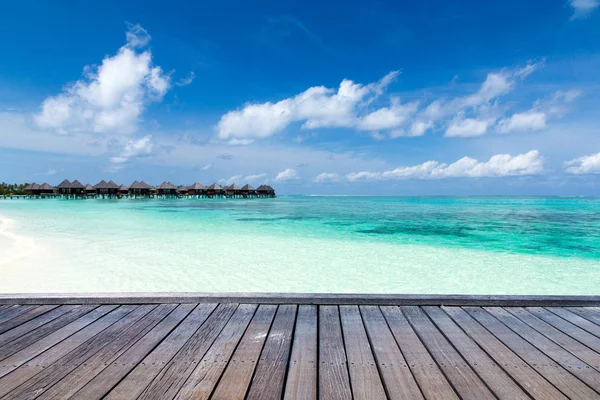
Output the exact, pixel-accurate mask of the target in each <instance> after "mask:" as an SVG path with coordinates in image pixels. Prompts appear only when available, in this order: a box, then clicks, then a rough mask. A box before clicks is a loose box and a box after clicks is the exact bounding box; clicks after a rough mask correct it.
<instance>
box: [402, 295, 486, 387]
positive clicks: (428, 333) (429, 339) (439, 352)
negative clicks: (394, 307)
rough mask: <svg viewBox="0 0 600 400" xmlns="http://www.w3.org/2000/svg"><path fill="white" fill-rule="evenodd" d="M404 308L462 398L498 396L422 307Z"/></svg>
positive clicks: (405, 313)
mask: <svg viewBox="0 0 600 400" xmlns="http://www.w3.org/2000/svg"><path fill="white" fill-rule="evenodd" d="M401 310H402V311H403V313H404V315H405V316H406V319H407V320H408V322H410V324H411V326H412V328H413V329H414V330H415V332H416V333H417V335H418V336H419V338H420V339H421V341H422V342H423V344H425V347H427V349H428V350H429V353H430V354H431V355H432V356H433V358H434V359H435V360H436V362H437V364H438V366H439V368H440V369H441V370H442V371H443V372H444V374H445V375H446V378H447V379H448V380H449V381H450V383H451V384H452V386H453V387H454V390H456V392H457V393H458V394H459V396H460V397H461V398H464V399H494V398H495V396H494V395H493V394H492V392H491V391H490V390H489V389H488V388H487V386H486V385H485V383H484V382H483V381H482V380H481V379H480V378H479V376H477V374H476V373H475V371H473V369H472V368H471V367H470V366H469V364H468V363H467V362H466V361H465V360H464V359H463V357H462V355H461V353H459V352H458V351H456V350H455V349H454V347H452V344H451V343H450V342H448V340H447V339H446V338H445V337H444V335H443V334H442V333H441V332H440V331H439V330H438V329H437V327H436V326H435V325H434V324H433V323H432V322H431V321H430V320H429V318H428V317H427V315H426V314H425V312H424V311H423V310H422V309H421V308H420V307H416V306H407V307H401Z"/></svg>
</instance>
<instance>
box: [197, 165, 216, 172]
mask: <svg viewBox="0 0 600 400" xmlns="http://www.w3.org/2000/svg"><path fill="white" fill-rule="evenodd" d="M212 166H213V165H212V164H206V165H203V166H202V167H201V168H200V169H201V170H202V171H208V170H209V169H211V168H212Z"/></svg>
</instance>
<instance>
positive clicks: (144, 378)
mask: <svg viewBox="0 0 600 400" xmlns="http://www.w3.org/2000/svg"><path fill="white" fill-rule="evenodd" d="M216 306H217V305H216V304H210V303H208V304H200V305H198V306H196V308H195V309H194V310H193V311H192V312H191V313H190V314H189V315H188V317H187V318H186V319H185V320H184V321H183V322H182V323H181V324H180V325H179V326H178V327H177V329H175V330H174V331H173V332H171V334H170V335H169V336H167V338H166V339H165V340H163V341H162V342H161V344H160V345H159V346H157V347H156V349H154V350H153V351H152V352H151V353H150V354H149V355H148V356H146V358H144V359H143V360H142V362H140V363H139V364H138V365H137V366H136V367H135V368H134V369H133V370H132V371H131V372H130V373H129V374H128V375H127V376H126V377H125V378H124V379H123V380H122V381H121V382H119V384H118V385H117V386H116V387H115V388H114V389H113V390H111V392H110V393H109V394H108V395H107V396H106V399H111V400H116V399H136V398H137V397H138V396H139V395H140V394H141V393H142V391H144V389H146V387H147V386H148V384H149V383H150V382H152V380H154V379H155V377H156V376H157V375H158V373H159V372H160V371H161V370H162V369H163V368H165V366H166V365H167V364H169V363H171V360H172V359H173V357H174V356H175V355H176V354H177V353H178V352H179V351H180V350H181V348H182V347H183V346H184V345H185V343H187V341H188V340H189V339H190V338H191V337H192V335H194V333H195V332H196V331H197V330H198V329H199V328H200V327H201V326H202V325H203V324H204V322H205V321H206V319H207V318H208V317H209V316H210V315H211V313H212V312H213V311H214V309H215V308H216Z"/></svg>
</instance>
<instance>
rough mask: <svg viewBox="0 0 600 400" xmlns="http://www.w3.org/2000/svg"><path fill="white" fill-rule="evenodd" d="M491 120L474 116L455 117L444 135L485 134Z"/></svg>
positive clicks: (466, 135)
mask: <svg viewBox="0 0 600 400" xmlns="http://www.w3.org/2000/svg"><path fill="white" fill-rule="evenodd" d="M490 123H491V121H489V120H480V119H475V118H465V119H456V120H454V121H452V122H451V123H450V125H449V126H448V128H447V129H446V133H445V135H444V136H447V137H474V136H481V135H485V132H486V131H487V129H488V127H489V126H490Z"/></svg>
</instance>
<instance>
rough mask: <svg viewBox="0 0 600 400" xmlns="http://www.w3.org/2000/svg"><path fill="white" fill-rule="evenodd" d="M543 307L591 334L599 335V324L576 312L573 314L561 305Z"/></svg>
mask: <svg viewBox="0 0 600 400" xmlns="http://www.w3.org/2000/svg"><path fill="white" fill-rule="evenodd" d="M545 308H546V310H548V311H550V312H553V313H554V314H556V315H558V316H559V317H561V318H563V319H566V320H567V321H569V322H570V323H572V324H573V325H577V326H578V327H580V328H581V329H583V330H585V331H588V332H589V333H591V334H592V335H595V336H596V337H600V325H596V324H595V323H593V322H591V321H588V320H587V319H586V318H583V317H581V316H579V315H577V314H574V313H572V312H570V311H569V310H567V309H565V308H561V307H553V308H550V307H545Z"/></svg>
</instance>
